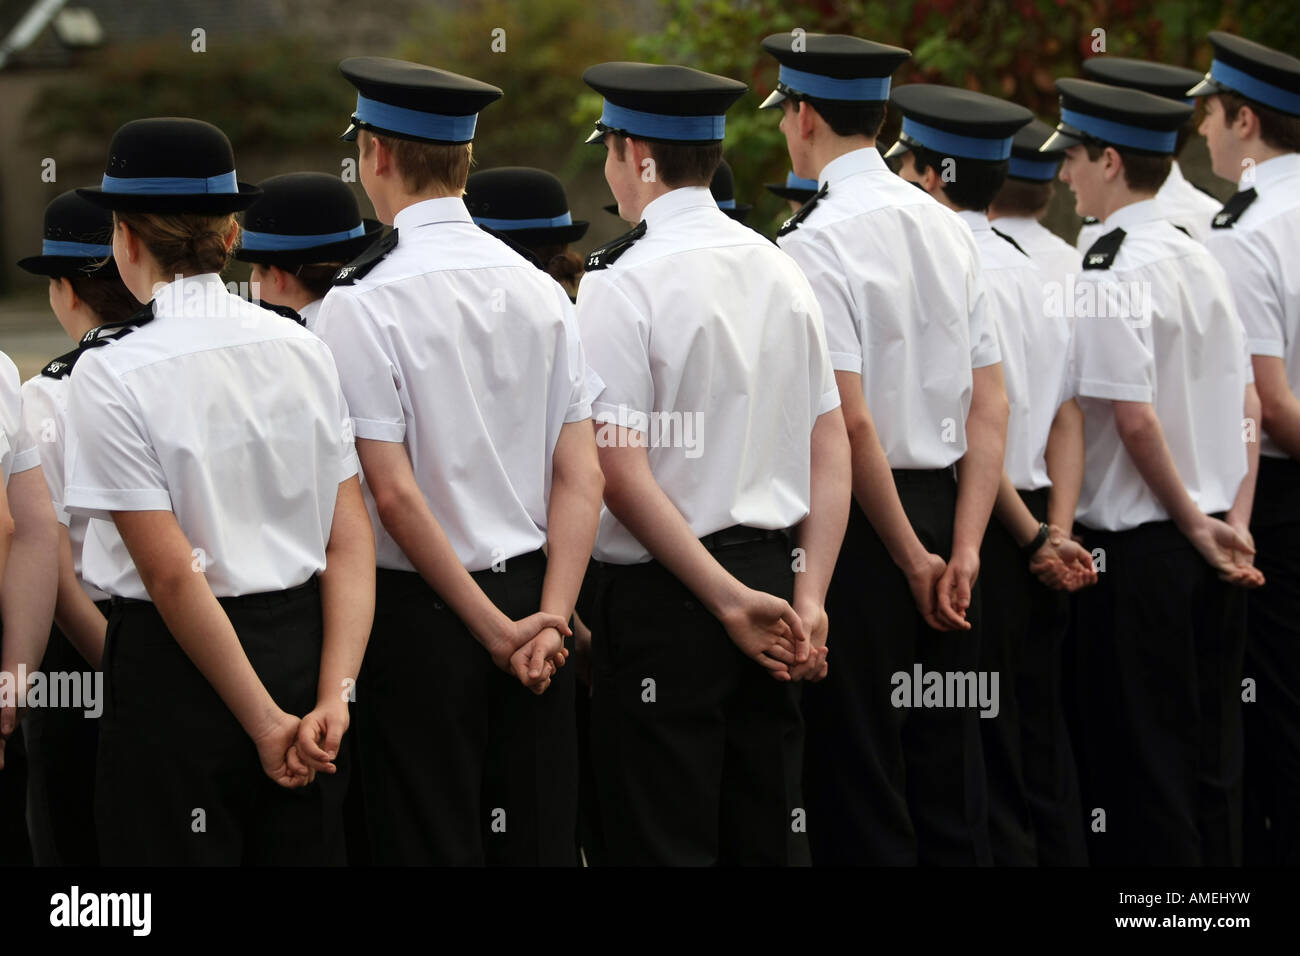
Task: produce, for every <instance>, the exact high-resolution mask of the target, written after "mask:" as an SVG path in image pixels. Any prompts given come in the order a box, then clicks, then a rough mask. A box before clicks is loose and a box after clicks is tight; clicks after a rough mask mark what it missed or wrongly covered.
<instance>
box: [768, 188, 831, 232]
mask: <svg viewBox="0 0 1300 956" xmlns="http://www.w3.org/2000/svg"><path fill="white" fill-rule="evenodd" d="M829 187H830V183H823V184H822V188H821V189H819V190H817V191H816V192H815V193H813V195H812V198H811V199H809V200H808V201H807V202H806V203H804V204H803V205H802V206H801V207H799V211H798V212H796V213H795V214H794V215H793V216H791V217H790V218H789V219H787V220H786V221H785V222H783V223H781V228H780V229H778V230H777V232H776V234H777V237H778V238H779V237H781V236H784V235H788V234H789V233H792V232H794V231H795V230H796V229H798V228H799V223H801V222H803V221H804V220H805V219H807V218H808V215H809V214H810V213H811V212H812V211H813V210H814V209H815V208H816V207H817V203H819V202H820V201H821V200H823V199H825V198H826V193H827V191H828V189H829Z"/></svg>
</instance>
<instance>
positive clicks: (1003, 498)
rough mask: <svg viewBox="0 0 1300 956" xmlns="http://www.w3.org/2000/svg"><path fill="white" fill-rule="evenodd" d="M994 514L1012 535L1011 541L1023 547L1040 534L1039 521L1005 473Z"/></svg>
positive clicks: (999, 488)
mask: <svg viewBox="0 0 1300 956" xmlns="http://www.w3.org/2000/svg"><path fill="white" fill-rule="evenodd" d="M993 513H994V515H996V517H997V519H998V522H999V523H1000V524H1001V525H1002V527H1004V528H1005V529H1006V530H1007V534H1009V535H1011V539H1012V540H1013V541H1015V542H1016V544H1018V545H1020V546H1021V547H1023V546H1025V545H1026V544H1029V542H1031V541H1033V540H1034V537H1035V536H1036V535H1037V534H1038V519H1037V518H1035V517H1034V515H1033V512H1031V511H1030V510H1029V508H1028V506H1027V505H1026V504H1025V502H1024V499H1023V498H1021V497H1020V492H1018V491H1017V490H1016V486H1015V485H1013V484H1012V483H1011V476H1009V475H1008V474H1007V473H1006V472H1005V471H1004V472H1002V480H1001V481H999V482H998V494H997V498H996V499H995V501H994V503H993Z"/></svg>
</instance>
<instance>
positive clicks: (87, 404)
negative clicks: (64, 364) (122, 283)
mask: <svg viewBox="0 0 1300 956" xmlns="http://www.w3.org/2000/svg"><path fill="white" fill-rule="evenodd" d="M148 436H149V430H148V427H147V426H146V425H145V422H144V418H143V416H142V415H141V412H140V406H139V403H138V402H137V401H136V398H135V396H134V395H133V394H132V393H131V390H130V388H129V387H128V386H127V385H126V383H124V382H123V381H122V379H121V378H120V377H119V376H118V375H117V374H116V373H115V372H114V371H113V369H112V368H111V367H110V366H109V365H108V364H107V363H106V362H105V361H104V359H103V357H102V356H101V355H100V354H99V351H98V350H96V351H91V352H87V353H86V354H84V355H82V356H81V358H80V359H78V361H77V367H76V369H75V370H74V371H73V373H72V378H71V380H70V384H69V386H68V423H67V451H66V455H67V461H66V464H65V472H66V474H65V481H66V487H65V489H64V507H65V508H67V510H68V511H69V512H71V513H72V514H84V515H87V516H89V517H92V518H103V519H105V520H110V519H111V517H112V516H111V515H110V512H112V511H171V510H172V499H171V493H170V492H169V490H168V488H167V478H166V476H165V475H164V474H163V469H162V464H161V463H160V462H159V460H158V456H157V455H156V454H155V452H154V449H153V446H152V444H151V443H150V441H149V437H148Z"/></svg>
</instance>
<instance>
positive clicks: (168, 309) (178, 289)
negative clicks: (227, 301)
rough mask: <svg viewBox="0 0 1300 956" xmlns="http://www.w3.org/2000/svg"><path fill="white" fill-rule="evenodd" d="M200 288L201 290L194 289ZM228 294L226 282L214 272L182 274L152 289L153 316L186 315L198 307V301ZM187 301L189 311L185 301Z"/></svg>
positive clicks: (204, 302)
mask: <svg viewBox="0 0 1300 956" xmlns="http://www.w3.org/2000/svg"><path fill="white" fill-rule="evenodd" d="M196 289H201V290H202V291H195V290H196ZM222 293H224V294H225V295H230V294H231V292H230V290H229V289H227V288H226V283H225V282H224V281H222V278H221V276H219V275H218V274H217V273H215V272H205V273H203V274H201V275H196V276H182V277H180V278H179V279H173V280H172V281H171V282H168V283H165V284H163V285H160V286H158V287H157V288H156V289H155V290H154V294H153V302H154V310H153V314H154V316H155V317H162V316H164V315H168V314H173V315H188V314H189V312H190V311H193V310H194V309H195V308H198V307H200V306H199V303H203V304H205V305H206V304H208V303H216V302H219V301H220V296H221V294H222ZM187 302H189V303H190V305H189V307H188V308H189V311H187V307H186V303H187Z"/></svg>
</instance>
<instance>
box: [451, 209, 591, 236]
mask: <svg viewBox="0 0 1300 956" xmlns="http://www.w3.org/2000/svg"><path fill="white" fill-rule="evenodd" d="M474 223H475V225H479V226H487V227H488V228H489V229H504V230H505V231H507V232H509V231H510V230H511V229H558V228H559V227H560V226H572V225H573V217H572V216H571V215H569V213H567V212H566V213H565V214H564V215H563V216H555V217H554V218H551V219H547V218H546V217H545V216H542V217H541V218H539V219H489V218H488V217H487V216H475V217H474Z"/></svg>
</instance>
